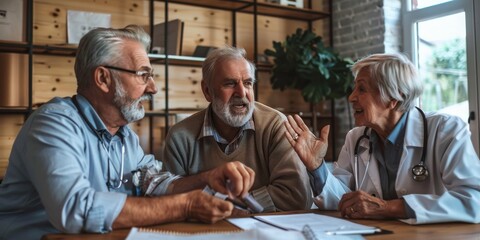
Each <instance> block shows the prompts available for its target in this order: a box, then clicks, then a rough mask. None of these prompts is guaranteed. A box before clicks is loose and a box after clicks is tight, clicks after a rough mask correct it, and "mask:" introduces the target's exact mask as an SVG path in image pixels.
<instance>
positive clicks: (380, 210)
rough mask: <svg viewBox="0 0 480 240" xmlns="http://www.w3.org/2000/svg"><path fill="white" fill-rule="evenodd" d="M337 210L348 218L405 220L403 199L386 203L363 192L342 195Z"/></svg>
mask: <svg viewBox="0 0 480 240" xmlns="http://www.w3.org/2000/svg"><path fill="white" fill-rule="evenodd" d="M338 209H339V210H340V212H341V213H342V216H343V217H348V218H374V219H378V218H407V216H406V215H407V214H406V210H405V200H403V198H400V199H393V200H388V201H387V200H383V199H380V198H377V197H374V196H372V195H370V194H368V193H366V192H364V191H355V192H349V193H346V194H344V195H343V196H342V199H341V200H340V202H339V203H338Z"/></svg>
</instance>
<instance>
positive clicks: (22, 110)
mask: <svg viewBox="0 0 480 240" xmlns="http://www.w3.org/2000/svg"><path fill="white" fill-rule="evenodd" d="M30 112H31V110H28V109H26V108H13V107H0V114H27V113H30Z"/></svg>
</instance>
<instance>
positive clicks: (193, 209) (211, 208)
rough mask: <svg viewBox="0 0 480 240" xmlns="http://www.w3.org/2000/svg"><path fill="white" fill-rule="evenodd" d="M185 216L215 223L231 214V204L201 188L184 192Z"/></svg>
mask: <svg viewBox="0 0 480 240" xmlns="http://www.w3.org/2000/svg"><path fill="white" fill-rule="evenodd" d="M182 195H184V197H185V198H184V199H185V201H186V205H185V211H186V212H185V214H186V215H185V216H186V217H187V219H196V220H200V221H202V222H206V223H215V222H217V221H219V220H222V219H224V218H226V217H229V216H230V215H232V211H233V204H232V203H231V202H227V201H224V200H221V199H219V198H216V197H213V196H210V195H208V194H206V193H203V192H202V191H201V190H195V191H192V192H188V193H184V194H182Z"/></svg>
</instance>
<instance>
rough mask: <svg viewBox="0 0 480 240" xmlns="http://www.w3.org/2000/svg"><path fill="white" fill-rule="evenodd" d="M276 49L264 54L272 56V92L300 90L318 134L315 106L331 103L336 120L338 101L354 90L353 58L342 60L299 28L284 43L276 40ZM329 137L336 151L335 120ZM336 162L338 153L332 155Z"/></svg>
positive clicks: (310, 33) (333, 116)
mask: <svg viewBox="0 0 480 240" xmlns="http://www.w3.org/2000/svg"><path fill="white" fill-rule="evenodd" d="M273 48H274V50H270V49H266V50H265V52H264V53H265V55H267V56H269V57H273V61H274V63H273V67H272V71H271V73H272V75H271V78H270V82H271V83H272V87H273V89H280V90H284V89H286V88H290V89H297V90H300V91H301V94H302V96H303V99H304V100H305V101H306V102H308V103H310V104H311V109H312V123H313V124H312V128H313V130H314V133H316V132H317V131H318V127H317V111H316V105H317V104H318V103H319V102H322V101H325V100H331V117H332V119H335V111H334V108H335V101H334V100H335V99H337V98H342V97H346V96H348V95H349V94H350V92H351V90H352V87H353V75H352V73H351V71H350V65H351V64H353V62H352V61H351V60H350V59H346V58H341V57H339V56H338V54H337V53H335V52H334V51H333V50H332V49H331V48H329V47H326V46H325V44H324V43H323V41H322V38H321V37H320V36H317V35H316V34H315V33H314V32H312V31H310V30H302V29H300V28H299V29H297V31H296V32H295V33H294V34H292V35H290V36H287V38H286V40H285V41H284V42H283V43H282V42H276V41H273ZM331 125H332V127H331V128H330V130H331V132H330V136H331V137H332V149H333V150H334V152H335V141H333V139H334V136H335V121H331ZM332 158H333V159H335V154H333V155H332Z"/></svg>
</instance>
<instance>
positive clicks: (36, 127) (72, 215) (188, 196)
mask: <svg viewBox="0 0 480 240" xmlns="http://www.w3.org/2000/svg"><path fill="white" fill-rule="evenodd" d="M149 46H150V37H149V35H148V34H147V33H145V32H144V31H143V30H142V29H141V28H140V27H138V26H128V27H126V28H124V29H106V28H98V29H95V30H92V31H90V32H89V33H87V34H86V35H85V36H84V37H83V38H82V39H81V41H80V44H79V46H78V52H77V57H76V62H75V74H76V77H77V94H76V95H75V96H73V97H65V98H54V99H52V100H50V101H49V102H48V103H46V104H44V105H43V106H42V107H40V108H39V109H37V110H35V112H34V113H33V114H32V115H31V116H30V117H29V118H28V119H27V121H26V122H25V124H24V126H23V127H22V129H21V130H20V132H19V134H18V136H17V139H16V141H15V143H14V145H13V149H12V152H11V155H10V159H9V166H8V168H7V173H6V175H5V178H4V180H3V183H2V184H1V185H0V226H2V227H1V228H0V239H39V238H40V237H41V236H42V235H43V234H46V233H54V232H66V233H80V232H96V233H103V232H108V231H111V230H112V229H117V228H126V227H131V226H145V225H153V224H159V223H165V222H172V221H182V220H186V219H196V220H200V221H203V222H216V221H218V220H220V219H223V218H225V217H228V216H230V215H231V214H232V210H233V205H232V203H231V202H227V201H223V200H220V199H217V198H214V197H213V196H211V195H208V194H205V193H203V192H202V191H201V190H200V189H202V188H204V187H205V186H207V185H209V186H210V187H212V188H213V189H215V190H216V191H219V192H222V193H225V194H228V195H229V196H230V198H233V199H235V198H236V197H241V196H245V195H246V194H247V193H248V190H249V189H250V187H251V186H252V184H253V179H254V172H253V170H251V169H250V168H248V167H246V166H244V165H243V164H241V163H239V162H231V163H227V164H224V165H222V166H219V167H217V168H215V169H212V170H209V171H205V172H202V173H199V174H197V175H194V176H190V177H185V178H182V177H179V176H176V175H173V174H171V173H169V172H161V171H159V169H160V166H158V165H159V164H157V163H158V162H157V161H156V160H155V159H154V157H153V156H152V155H146V154H145V153H144V152H143V150H142V149H141V147H140V145H139V140H138V136H137V135H136V134H135V133H134V132H133V131H132V130H131V129H130V128H129V127H128V126H127V124H128V123H131V122H134V121H137V120H139V119H142V118H143V117H144V115H145V110H144V108H143V106H142V104H141V102H142V101H146V100H150V99H151V98H152V95H153V94H155V93H156V92H157V88H156V86H155V82H154V80H153V75H152V67H151V65H150V61H149V58H148V56H147V52H148V47H149ZM226 182H229V183H230V184H229V186H228V188H227V187H226V186H225V183H226ZM173 193H178V194H173ZM166 194H168V195H166ZM131 195H142V196H144V195H147V196H149V197H134V196H131ZM159 195H166V196H159Z"/></svg>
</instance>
